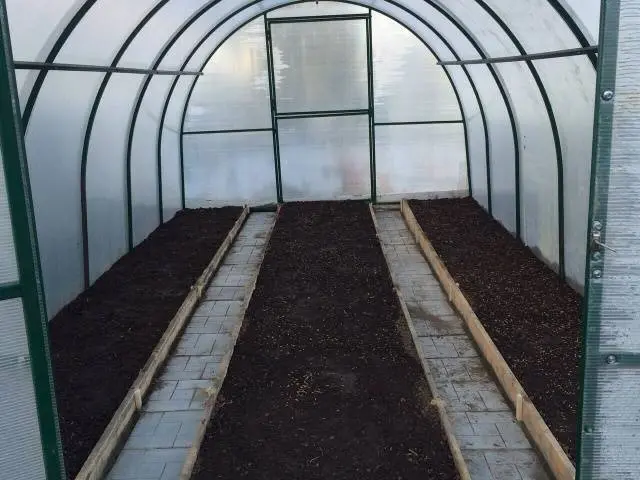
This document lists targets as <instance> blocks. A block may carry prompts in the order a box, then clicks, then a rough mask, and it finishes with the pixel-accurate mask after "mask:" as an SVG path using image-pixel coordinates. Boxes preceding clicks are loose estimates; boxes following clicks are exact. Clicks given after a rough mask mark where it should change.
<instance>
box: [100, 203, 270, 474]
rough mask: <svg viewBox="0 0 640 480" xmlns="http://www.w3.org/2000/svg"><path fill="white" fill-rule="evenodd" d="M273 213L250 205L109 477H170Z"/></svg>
mask: <svg viewBox="0 0 640 480" xmlns="http://www.w3.org/2000/svg"><path fill="white" fill-rule="evenodd" d="M274 222H275V214H274V213H252V214H251V215H250V216H249V218H248V219H247V221H246V223H245V224H244V226H243V228H242V230H241V231H240V232H239V235H238V236H237V238H236V240H235V242H234V244H233V246H232V248H231V250H230V251H229V253H228V254H227V256H226V257H225V259H224V262H223V264H222V265H221V266H220V268H219V269H218V271H217V272H216V274H215V276H214V278H213V280H212V281H211V284H210V286H209V288H208V290H207V293H206V295H205V297H204V298H203V299H202V301H201V303H200V305H199V306H198V308H197V310H196V311H195V312H194V314H193V316H192V318H191V320H190V321H189V323H188V324H187V327H186V329H185V331H184V332H183V334H182V337H181V338H180V340H179V342H178V344H177V346H176V348H175V350H174V352H173V353H172V355H171V357H170V359H169V360H168V362H167V364H166V366H165V368H164V370H163V372H162V374H161V376H160V377H159V379H158V381H157V383H156V386H155V388H154V390H153V392H152V393H151V395H150V396H149V397H148V398H147V400H146V401H145V403H144V405H143V407H142V414H141V415H140V418H139V419H138V422H137V423H136V425H135V427H134V429H133V431H132V432H131V435H130V436H129V438H128V440H127V442H126V443H125V445H124V447H123V449H122V451H121V452H120V455H119V457H118V459H117V461H116V463H115V465H114V467H113V469H112V470H111V472H110V473H109V475H108V477H107V478H108V479H110V480H147V479H149V480H177V479H178V478H179V476H180V470H181V469H182V465H183V463H184V461H185V459H186V455H187V451H188V449H189V447H190V446H191V442H192V441H193V439H194V438H195V434H196V431H197V428H198V424H199V422H200V419H201V418H202V415H203V413H204V405H203V401H204V400H205V399H206V398H207V396H208V395H207V390H208V389H211V388H217V387H219V386H220V385H221V384H222V380H223V378H220V377H221V366H222V364H223V360H225V357H226V356H229V355H231V354H232V351H233V342H234V341H235V340H234V339H235V338H236V336H235V335H233V334H232V333H233V332H234V331H235V332H237V329H239V328H240V325H241V323H242V318H243V316H244V311H243V305H244V303H243V301H244V299H245V296H246V295H247V293H248V289H249V288H250V287H251V285H252V283H253V280H254V278H255V276H256V275H257V274H258V269H259V267H260V262H261V261H262V256H263V254H264V248H265V244H266V241H267V237H268V235H269V232H270V230H271V227H272V226H273V224H274Z"/></svg>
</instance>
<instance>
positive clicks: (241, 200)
mask: <svg viewBox="0 0 640 480" xmlns="http://www.w3.org/2000/svg"><path fill="white" fill-rule="evenodd" d="M274 165H275V164H274V160H273V135H272V133H271V132H244V133H222V134H208V135H185V137H184V168H185V193H186V202H187V207H188V208H194V207H204V206H219V205H243V204H245V203H249V204H254V205H255V204H261V203H271V202H275V201H276V181H275V166H274Z"/></svg>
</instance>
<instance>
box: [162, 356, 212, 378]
mask: <svg viewBox="0 0 640 480" xmlns="http://www.w3.org/2000/svg"><path fill="white" fill-rule="evenodd" d="M184 358H189V357H184ZM201 375H202V374H201V373H200V372H175V371H164V372H163V373H162V375H160V380H198V379H199V378H200V377H201Z"/></svg>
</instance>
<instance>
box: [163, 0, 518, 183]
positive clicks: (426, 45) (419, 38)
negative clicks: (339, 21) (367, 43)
mask: <svg viewBox="0 0 640 480" xmlns="http://www.w3.org/2000/svg"><path fill="white" fill-rule="evenodd" d="M304 1H307V0H300V1H295V2H290V3H287V5H292V4H296V3H303V2H304ZM259 2H260V0H256V1H254V2H251V3H250V4H247V5H245V6H243V7H241V8H239V9H238V10H237V11H235V12H233V13H232V14H230V15H228V16H227V17H225V18H224V19H223V20H221V21H220V22H219V23H218V25H216V27H214V29H213V30H212V31H211V32H210V33H209V35H211V34H213V32H214V31H215V30H217V28H218V27H219V26H221V25H222V24H224V23H225V22H226V21H227V20H228V19H229V18H231V17H233V16H235V15H237V14H238V13H240V12H241V11H243V10H244V9H246V8H249V7H251V6H252V5H254V4H256V3H259ZM342 3H348V4H352V5H358V6H362V5H361V4H359V3H357V2H354V1H343V2H342ZM387 3H390V4H392V5H393V6H395V7H396V8H399V9H401V10H402V11H404V12H406V13H408V14H409V15H411V16H413V17H414V18H415V19H416V20H418V21H419V22H420V23H422V24H423V25H424V26H425V27H426V28H428V29H429V30H430V31H431V32H432V33H433V34H434V35H436V36H437V37H438V38H439V39H440V40H441V41H442V42H443V43H444V45H445V46H446V47H447V48H448V49H449V50H450V51H451V53H452V55H454V57H455V58H457V59H460V56H459V55H458V54H457V53H456V51H455V50H454V49H453V47H452V46H451V44H449V42H448V41H447V40H446V39H445V38H444V37H443V36H442V35H441V34H440V33H439V32H438V31H437V30H436V29H435V28H433V27H432V26H431V25H430V24H429V23H428V22H427V21H425V20H424V19H422V18H421V17H418V16H417V15H416V14H415V13H414V12H412V11H411V10H409V9H408V8H406V7H405V6H403V5H400V4H398V3H396V2H394V1H393V0H387ZM280 7H281V6H277V7H274V8H272V9H271V10H275V9H277V8H280ZM372 10H374V11H376V12H377V13H380V14H381V15H384V16H385V17H388V18H391V19H392V20H394V21H395V22H397V23H399V24H401V25H402V26H403V27H404V28H406V29H407V30H409V31H410V32H411V33H413V35H414V36H415V37H416V38H417V39H418V40H419V41H420V42H421V43H422V44H423V45H424V46H425V47H426V48H427V49H428V50H429V51H430V52H431V54H432V55H433V56H434V57H435V58H436V59H437V60H439V56H438V55H437V54H436V52H435V51H434V50H433V49H432V48H431V47H430V46H429V45H428V44H427V43H426V42H425V41H424V40H423V39H422V38H421V37H420V36H419V35H418V34H416V33H415V32H414V31H413V30H412V29H411V28H409V27H408V26H407V25H405V24H404V23H403V22H401V21H400V20H398V19H395V18H393V17H391V16H390V15H388V14H386V13H385V12H381V11H378V10H375V9H372ZM265 15H266V13H265ZM250 21H251V20H248V21H247V22H245V23H243V24H242V25H240V26H239V27H238V28H236V29H234V31H233V32H231V33H230V34H229V35H228V36H227V37H226V38H225V39H223V40H222V41H221V42H220V44H219V45H218V46H217V47H216V48H215V49H214V51H213V52H211V53H210V54H209V55H208V56H207V57H206V59H205V61H204V62H203V64H202V66H201V70H202V69H204V67H205V66H206V64H207V63H208V62H209V60H210V59H211V57H212V56H213V55H214V54H215V52H216V51H217V49H218V48H219V47H220V45H222V44H223V43H224V41H226V39H227V38H229V36H231V35H232V34H233V33H235V32H236V31H237V30H239V29H240V28H242V26H244V25H245V24H246V23H248V22H250ZM201 43H202V42H201ZM198 47H199V45H198ZM196 50H197V48H196V49H194V50H193V51H192V52H191V54H190V55H189V57H188V60H189V59H190V58H191V57H192V56H193V55H194V54H195V53H196ZM188 60H187V62H188ZM187 62H185V64H184V65H183V67H182V68H186V64H187ZM462 68H463V70H464V72H465V74H466V76H467V78H468V80H469V83H470V84H471V87H472V90H473V92H474V95H475V97H476V100H477V101H478V108H479V110H480V114H481V117H482V121H483V127H484V135H485V145H486V156H487V164H489V138H488V127H487V122H486V116H485V112H484V108H483V105H482V102H481V101H480V97H479V94H478V90H477V88H476V86H475V84H474V82H473V79H472V78H471V76H470V75H469V73H468V70H467V69H466V67H464V66H463V67H462ZM444 72H445V74H446V75H447V77H448V78H449V81H450V83H451V87H452V89H453V90H454V92H455V94H456V98H457V99H458V104H459V108H460V111H463V110H464V109H463V106H462V103H461V101H460V95H459V92H458V91H457V87H456V85H455V83H454V82H453V79H452V78H451V76H450V74H449V72H448V71H447V70H446V69H444ZM198 78H199V77H196V78H195V79H194V81H193V82H192V85H191V88H190V90H189V93H188V94H187V97H186V100H185V104H184V107H183V115H182V121H181V140H180V142H181V143H180V146H181V148H180V162H181V165H184V149H183V147H182V143H183V135H184V123H185V118H186V112H187V106H188V104H189V102H190V99H191V95H192V93H193V90H194V88H195V86H196V84H197V80H198ZM171 93H172V92H171V91H170V92H169V95H168V96H167V99H166V100H165V108H166V106H167V105H168V103H169V101H170V100H171V99H170V96H171ZM503 100H504V101H505V103H507V100H506V99H505V98H503ZM507 108H508V107H507ZM464 125H465V128H464V132H465V144H466V145H468V138H467V127H466V119H465V120H464ZM160 128H161V126H160ZM274 130H275V131H276V134H277V123H276V129H274ZM275 145H276V147H275V148H277V142H275ZM183 172H184V169H183ZM488 191H489V195H490V188H488ZM183 192H184V182H183Z"/></svg>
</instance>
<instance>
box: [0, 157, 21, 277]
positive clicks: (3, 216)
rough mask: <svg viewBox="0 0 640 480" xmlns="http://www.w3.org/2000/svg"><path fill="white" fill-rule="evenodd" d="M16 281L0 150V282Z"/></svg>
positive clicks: (15, 262)
mask: <svg viewBox="0 0 640 480" xmlns="http://www.w3.org/2000/svg"><path fill="white" fill-rule="evenodd" d="M16 281H18V263H17V261H16V250H15V247H14V244H13V228H12V226H11V212H10V209H9V196H8V194H7V187H6V184H5V180H4V162H3V161H2V152H0V284H2V283H11V282H16Z"/></svg>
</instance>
